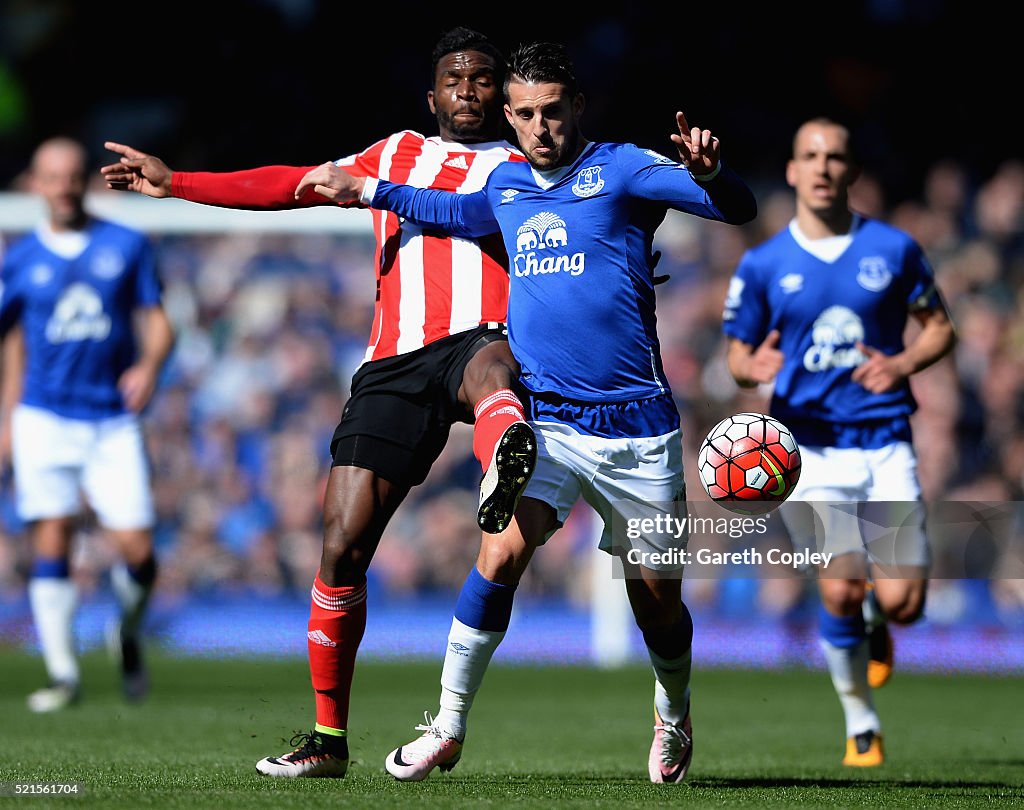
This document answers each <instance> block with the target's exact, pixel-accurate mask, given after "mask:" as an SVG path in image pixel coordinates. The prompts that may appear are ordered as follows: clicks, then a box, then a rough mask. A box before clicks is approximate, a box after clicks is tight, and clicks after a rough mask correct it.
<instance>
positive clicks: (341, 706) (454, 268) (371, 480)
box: [101, 27, 536, 777]
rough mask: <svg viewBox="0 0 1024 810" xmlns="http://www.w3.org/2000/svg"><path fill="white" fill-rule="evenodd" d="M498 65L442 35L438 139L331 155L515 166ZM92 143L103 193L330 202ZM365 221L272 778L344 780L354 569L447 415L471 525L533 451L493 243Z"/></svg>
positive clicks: (476, 168) (279, 169)
mask: <svg viewBox="0 0 1024 810" xmlns="http://www.w3.org/2000/svg"><path fill="white" fill-rule="evenodd" d="M504 68H505V60H504V57H503V55H502V54H501V53H500V52H499V51H498V49H497V48H496V47H495V46H494V45H493V44H492V43H491V42H490V41H489V40H488V39H487V38H486V37H485V36H484V35H482V34H480V33H478V32H476V31H473V30H471V29H468V28H463V27H458V28H455V29H452V30H450V31H449V32H447V33H446V34H444V35H443V36H442V37H441V38H440V40H439V41H438V42H437V44H436V46H435V48H434V50H433V53H432V72H431V89H430V91H429V92H428V93H427V103H428V105H429V106H430V109H431V111H432V112H433V113H434V114H435V116H436V118H437V123H438V128H439V133H440V134H439V135H435V136H431V137H426V136H424V135H421V134H419V133H418V132H413V131H409V130H406V131H402V132H396V133H394V134H393V135H390V136H388V137H386V138H383V139H382V140H380V141H378V142H377V143H375V144H373V145H371V146H369V147H368V148H366V149H364V150H363V151H362V152H359V153H358V154H355V155H352V156H350V157H346V158H342V159H340V160H338V161H336V163H337V164H338V165H343V166H346V167H347V168H349V169H350V170H351V171H353V172H355V173H357V174H361V175H372V176H382V177H390V178H392V179H394V180H396V181H400V182H408V183H412V184H414V185H418V186H422V187H424V188H440V189H446V190H449V191H453V192H460V193H469V192H473V191H476V190H477V189H479V188H481V187H482V186H483V184H484V182H485V181H486V179H487V176H488V175H489V174H490V173H491V171H493V170H494V169H495V168H496V167H497V166H500V165H502V164H503V163H507V162H515V161H523V157H522V155H521V153H520V152H519V151H518V150H517V149H516V148H515V147H513V146H512V145H511V144H510V143H508V142H507V141H505V140H503V139H502V136H501V131H502V118H501V87H502V79H503V76H504ZM107 147H108V148H109V149H111V150H112V151H114V152H116V153H118V154H120V155H121V156H122V159H121V161H120V162H118V163H115V164H112V165H109V166H105V167H103V168H102V169H101V173H102V174H103V176H104V177H105V179H106V180H107V183H108V185H109V186H110V187H111V188H115V189H130V190H133V191H138V192H141V193H143V194H148V195H149V196H152V197H180V198H183V199H187V200H192V201H194V202H199V203H205V204H207V205H218V206H225V207H232V208H248V209H253V208H258V209H284V208H297V207H303V206H312V205H333V204H334V203H332V202H330V201H329V200H327V199H326V198H324V197H322V196H321V195H319V194H317V193H315V192H314V191H310V192H309V193H307V194H304V195H302V197H301V198H299V199H296V197H295V196H294V190H295V187H296V185H297V184H298V182H299V181H300V180H301V178H302V177H303V176H304V175H305V174H306V173H307V172H308V171H309V170H310V169H311V168H312V167H309V166H266V167H262V168H258V169H252V170H246V171H239V172H227V173H210V172H177V171H175V172H172V171H171V170H170V169H168V168H167V166H166V165H165V164H164V163H163V162H162V161H160V160H159V159H157V158H155V157H152V156H150V155H146V154H145V153H143V152H140V151H139V150H137V149H133V148H132V147H129V146H125V145H123V144H117V143H112V142H108V143H107ZM330 165H335V163H331V164H330ZM373 228H374V234H375V236H376V239H377V249H376V254H375V261H376V268H377V292H378V295H377V303H376V306H375V309H374V315H373V325H372V327H371V332H370V339H369V343H368V345H367V349H366V355H365V357H364V360H363V363H362V365H361V366H360V368H359V369H358V370H357V371H356V373H355V375H354V377H353V379H352V386H351V395H350V397H349V400H348V402H347V403H346V405H345V409H344V413H343V414H342V417H341V422H340V424H339V425H338V428H337V431H336V432H335V435H334V439H333V441H332V444H331V454H332V458H333V467H332V469H331V475H330V479H329V482H328V490H327V495H326V499H325V504H324V524H325V529H324V545H323V557H322V560H321V563H320V569H319V572H318V574H317V576H316V578H315V579H314V583H313V590H312V600H311V607H310V619H309V627H308V640H309V643H308V650H309V662H310V670H311V673H312V680H313V688H314V690H315V693H316V724H315V726H314V728H313V730H312V732H311V733H310V734H304V735H300V737H301V739H297V740H296V741H295V745H296V748H295V750H294V751H291V752H289V753H286V754H284V755H281V756H276V757H266V758H264V759H262V760H260V762H259V763H257V769H258V770H259V771H260V772H261V773H264V774H268V775H271V776H283V777H293V776H333V777H340V776H344V774H345V771H346V769H347V767H348V745H347V739H346V736H347V726H348V712H349V696H350V690H351V685H352V674H353V668H354V665H355V658H356V651H357V649H358V648H359V643H360V641H361V639H362V635H363V631H364V628H365V625H366V570H367V567H368V566H369V564H370V560H371V558H372V557H373V554H374V551H375V550H376V547H377V543H378V542H379V541H380V538H381V535H382V534H383V532H384V529H385V527H386V525H387V523H388V520H390V518H391V517H392V515H393V514H394V513H395V510H396V509H397V508H398V506H399V505H400V504H401V503H402V500H403V499H404V498H405V496H406V495H407V494H408V492H409V490H410V488H412V487H414V486H416V485H418V484H420V483H421V482H422V481H423V480H424V478H426V475H427V472H428V471H429V470H430V467H431V465H432V464H433V462H434V460H435V459H437V457H438V456H439V455H440V453H441V451H442V450H443V448H444V446H445V443H446V442H447V440H448V435H449V430H450V428H451V425H452V424H453V423H455V422H464V423H472V424H473V437H474V438H473V450H474V453H475V455H476V457H477V458H478V460H479V461H480V464H481V470H482V473H483V478H482V480H481V492H480V509H479V514H478V520H479V523H480V527H481V528H482V529H483V530H484V531H485V532H500V531H502V530H503V529H504V528H505V526H506V525H507V523H508V521H509V520H510V519H511V515H512V512H513V510H514V508H515V505H516V503H517V502H518V499H519V496H520V494H521V492H522V490H523V487H524V486H525V484H526V482H527V481H528V479H529V478H530V475H531V474H532V472H533V467H534V463H535V459H536V439H535V436H534V433H533V430H532V428H531V427H530V425H529V424H528V423H527V422H526V421H525V415H524V411H523V404H522V402H521V401H520V398H519V396H518V395H517V394H516V393H515V390H514V389H515V387H516V380H517V377H518V374H519V366H518V363H517V362H516V361H515V359H514V358H513V356H512V354H511V352H510V351H509V346H508V338H507V332H506V329H505V319H506V315H507V308H508V270H507V261H506V256H505V252H504V247H503V245H502V243H501V240H500V239H498V238H494V237H491V238H482V239H462V238H452V237H448V236H445V235H443V234H438V233H437V232H436V231H433V232H432V231H426V230H424V229H423V228H420V227H418V226H416V225H414V224H412V223H409V222H403V221H401V220H400V219H399V218H398V217H397V216H395V215H394V214H391V213H388V212H386V211H374V212H373Z"/></svg>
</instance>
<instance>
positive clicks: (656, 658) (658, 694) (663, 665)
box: [647, 648, 691, 726]
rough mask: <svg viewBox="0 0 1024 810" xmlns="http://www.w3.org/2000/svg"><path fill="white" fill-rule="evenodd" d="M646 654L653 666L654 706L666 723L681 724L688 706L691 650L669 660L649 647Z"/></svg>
mask: <svg viewBox="0 0 1024 810" xmlns="http://www.w3.org/2000/svg"><path fill="white" fill-rule="evenodd" d="M647 654H648V655H649V656H650V657H651V665H652V666H653V667H654V707H655V708H656V709H657V710H658V716H659V717H660V718H661V719H662V720H664V721H665V722H666V723H672V724H673V725H676V726H678V725H682V722H683V720H685V719H686V712H687V710H688V709H689V707H690V663H691V650H687V651H686V652H685V653H683V654H682V655H681V656H679V657H678V658H673V659H671V660H669V659H666V658H662V657H661V656H660V655H657V654H656V653H654V652H653V651H652V650H651V649H650V648H648V650H647Z"/></svg>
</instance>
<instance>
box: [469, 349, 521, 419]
mask: <svg viewBox="0 0 1024 810" xmlns="http://www.w3.org/2000/svg"><path fill="white" fill-rule="evenodd" d="M518 376H519V365H518V364H517V363H516V361H515V359H514V358H513V357H512V353H511V352H510V351H509V350H508V344H507V343H504V342H503V341H495V342H494V343H490V344H488V345H487V346H486V347H485V348H483V349H481V350H480V351H478V352H477V353H476V354H475V355H474V356H473V359H472V360H470V361H469V363H468V364H467V365H466V369H465V371H464V372H463V374H462V387H463V390H464V391H465V393H466V398H467V400H468V401H469V403H470V404H473V405H475V404H476V403H477V402H478V401H479V400H481V399H482V398H483V397H485V396H487V395H488V394H491V393H493V392H494V391H498V390H500V389H502V388H512V387H513V385H514V384H515V382H516V379H517V378H518Z"/></svg>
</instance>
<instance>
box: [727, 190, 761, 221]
mask: <svg viewBox="0 0 1024 810" xmlns="http://www.w3.org/2000/svg"><path fill="white" fill-rule="evenodd" d="M756 217H757V200H756V199H754V195H753V194H751V195H750V196H749V197H748V198H747V199H745V200H742V201H741V202H740V204H739V205H737V206H736V211H735V213H734V214H733V218H732V219H731V220H729V224H731V225H746V224H747V223H748V222H753V221H754V219H755V218H756Z"/></svg>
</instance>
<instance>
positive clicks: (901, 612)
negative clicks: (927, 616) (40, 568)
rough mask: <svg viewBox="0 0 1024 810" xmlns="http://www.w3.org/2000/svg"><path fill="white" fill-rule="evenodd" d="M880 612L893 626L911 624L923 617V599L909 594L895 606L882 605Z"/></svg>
mask: <svg viewBox="0 0 1024 810" xmlns="http://www.w3.org/2000/svg"><path fill="white" fill-rule="evenodd" d="M882 611H883V612H884V613H885V616H886V618H887V619H888V620H889V621H890V622H893V623H894V624H913V623H914V622H916V621H917V620H918V619H920V618H921V616H922V615H924V597H923V596H919V595H918V594H914V593H910V594H907V595H906V596H905V597H904V598H903V599H901V600H900V601H898V602H896V603H895V604H890V605H882Z"/></svg>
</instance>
